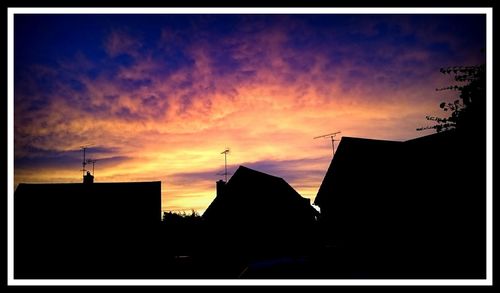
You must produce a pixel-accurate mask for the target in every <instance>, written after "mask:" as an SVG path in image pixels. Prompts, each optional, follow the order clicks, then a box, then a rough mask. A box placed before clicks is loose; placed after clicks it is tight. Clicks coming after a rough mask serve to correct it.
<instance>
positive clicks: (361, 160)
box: [314, 131, 456, 205]
mask: <svg viewBox="0 0 500 293" xmlns="http://www.w3.org/2000/svg"><path fill="white" fill-rule="evenodd" d="M454 139H456V137H455V132H454V131H447V132H441V133H435V134H431V135H426V136H422V137H418V138H414V139H410V140H407V141H390V140H377V139H366V138H355V137H342V139H341V141H340V144H339V146H338V148H337V151H336V152H335V156H334V157H333V159H332V161H331V163H330V166H329V167H328V171H327V172H326V175H325V177H324V179H323V182H322V183H321V186H320V188H319V190H318V194H317V196H316V198H315V200H314V204H316V205H321V204H322V203H324V201H325V200H327V197H328V194H329V192H330V190H331V188H332V187H333V185H334V184H335V177H336V176H335V174H337V176H338V173H339V172H344V173H345V172H350V171H356V172H363V171H366V172H373V174H374V176H379V174H381V173H386V174H390V173H392V170H393V169H394V168H397V166H401V164H406V163H408V162H409V160H415V158H421V157H424V156H427V157H428V156H429V155H430V153H431V152H433V149H434V148H435V147H436V146H437V144H439V145H440V147H441V148H442V147H443V146H444V145H450V144H451V143H454ZM410 153H411V154H410ZM391 169H392V170H391ZM351 176H357V175H355V174H351Z"/></svg>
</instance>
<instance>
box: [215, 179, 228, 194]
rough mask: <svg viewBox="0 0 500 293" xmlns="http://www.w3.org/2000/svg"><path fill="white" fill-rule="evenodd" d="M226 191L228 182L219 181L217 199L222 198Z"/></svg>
mask: <svg viewBox="0 0 500 293" xmlns="http://www.w3.org/2000/svg"><path fill="white" fill-rule="evenodd" d="M225 189H226V182H225V181H224V180H219V181H217V197H220V196H222V195H223V194H224V191H225Z"/></svg>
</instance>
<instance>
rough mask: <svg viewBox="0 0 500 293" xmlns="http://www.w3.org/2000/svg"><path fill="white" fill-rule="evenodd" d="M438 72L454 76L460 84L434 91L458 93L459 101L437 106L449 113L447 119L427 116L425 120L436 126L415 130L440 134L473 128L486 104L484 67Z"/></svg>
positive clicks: (482, 65)
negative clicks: (427, 130) (452, 130)
mask: <svg viewBox="0 0 500 293" xmlns="http://www.w3.org/2000/svg"><path fill="white" fill-rule="evenodd" d="M440 72H441V73H443V74H453V75H455V76H454V79H455V81H457V82H459V83H460V84H459V85H450V86H448V87H444V88H439V89H436V91H444V90H454V91H459V92H460V95H459V99H457V100H455V101H454V102H453V103H446V102H442V103H441V104H440V105H439V107H440V108H441V109H443V111H445V112H451V114H450V116H449V117H446V118H442V117H435V116H427V117H426V119H427V120H429V121H434V122H436V123H437V124H436V125H432V126H425V127H421V128H417V130H418V131H420V130H424V129H435V130H436V132H441V131H445V130H450V129H455V128H456V129H463V128H470V127H475V126H474V125H477V123H480V122H481V121H480V119H481V111H482V109H483V107H482V106H483V105H484V104H485V102H486V65H485V64H481V65H476V66H455V67H448V68H441V69H440ZM464 83H465V84H464Z"/></svg>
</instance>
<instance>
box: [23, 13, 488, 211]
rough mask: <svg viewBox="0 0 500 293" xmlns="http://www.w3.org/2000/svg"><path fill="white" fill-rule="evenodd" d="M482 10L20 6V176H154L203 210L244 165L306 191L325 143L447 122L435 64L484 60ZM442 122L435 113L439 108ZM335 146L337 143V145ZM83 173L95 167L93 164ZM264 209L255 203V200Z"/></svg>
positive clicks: (409, 132)
mask: <svg viewBox="0 0 500 293" xmlns="http://www.w3.org/2000/svg"><path fill="white" fill-rule="evenodd" d="M485 24H486V19H485V16H484V15H472V14H469V15H467V14H460V15H445V14H427V15H426V14H418V15H417V14H415V15H411V14H407V15H383V14H373V15H366V14H365V15H356V14H343V15H335V14H322V15H319V14H315V15H314V14H312V15H305V14H304V15H299V14H296V15H286V14H281V15H238V14H231V15H216V14H198V15H190V14H176V15H172V14H171V15H169V14H155V15H148V14H141V15H134V14H123V15H116V14H114V15H105V14H99V15H98V14H95V15H92V14H86V15H84V14H67V15H64V14H58V15H55V14H43V15H42V14H18V15H15V17H14V181H15V182H14V184H15V186H17V184H19V183H25V182H26V183H29V182H81V181H82V171H81V169H82V165H81V162H82V151H81V149H80V146H82V145H89V144H90V145H91V146H90V147H89V148H88V149H87V151H86V155H87V158H92V159H96V160H97V162H96V163H95V174H94V175H95V182H122V181H161V182H162V209H163V210H165V211H167V210H168V211H190V210H192V209H193V210H196V211H198V212H199V213H202V212H203V211H204V210H205V209H206V208H207V207H208V205H209V204H210V202H211V201H212V200H213V198H214V197H215V182H216V181H217V180H219V179H222V178H223V177H224V175H221V174H222V173H223V172H224V155H222V154H221V152H222V151H224V150H225V149H226V148H229V149H230V153H229V154H228V156H227V161H228V172H229V173H230V174H229V176H228V177H229V178H230V176H231V173H234V172H235V171H236V169H237V168H238V166H240V165H243V166H246V167H249V168H252V169H255V170H258V171H261V172H265V173H268V174H270V175H274V176H278V177H282V178H283V179H285V180H286V181H287V182H288V183H289V184H290V185H291V186H292V187H293V188H295V189H296V190H297V192H299V193H300V194H301V195H302V196H304V197H306V198H310V199H311V202H313V201H314V198H315V196H316V193H317V191H318V189H319V186H320V184H321V181H322V180H323V177H324V175H325V174H326V170H327V168H328V166H329V164H330V162H331V159H332V145H331V140H330V138H326V139H323V138H321V139H313V138H314V137H317V136H320V135H323V134H327V133H332V132H337V131H341V133H340V134H338V135H337V136H336V139H341V137H342V136H350V137H364V138H373V139H386V140H399V141H404V140H407V139H412V138H416V137H420V136H423V135H428V134H431V133H433V131H432V130H426V131H416V128H419V127H422V126H426V125H429V124H430V122H429V121H426V119H425V116H427V115H438V116H443V115H444V114H445V113H443V112H442V110H441V109H439V104H440V103H441V102H442V101H448V100H450V101H451V100H454V98H455V97H456V93H453V92H437V91H436V90H435V89H436V88H441V87H445V86H448V85H450V84H451V83H453V80H452V77H451V76H449V75H443V74H441V73H440V72H439V69H440V68H442V67H448V66H458V65H477V64H481V63H484V62H485V54H484V53H482V52H481V49H482V48H485V47H486V29H485ZM444 116H445V115H444ZM336 145H338V142H337V144H336ZM89 169H91V167H90V168H89ZM263 204H265V203H263Z"/></svg>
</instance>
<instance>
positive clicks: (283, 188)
mask: <svg viewBox="0 0 500 293" xmlns="http://www.w3.org/2000/svg"><path fill="white" fill-rule="evenodd" d="M309 209H310V210H309ZM290 210H295V211H297V212H299V211H300V210H308V212H312V211H314V212H315V211H316V210H315V209H314V208H313V207H312V206H311V205H310V201H309V199H307V198H303V197H302V196H301V195H300V194H299V193H297V192H296V191H295V190H294V189H293V188H292V187H291V186H290V185H289V184H288V183H287V182H286V181H285V180H283V178H281V177H276V176H272V175H269V174H266V173H263V172H259V171H256V170H253V169H250V168H247V167H245V166H240V167H239V168H238V170H236V172H235V173H234V175H233V176H232V177H231V179H230V180H229V181H228V182H227V183H226V185H225V187H224V192H223V194H219V195H217V196H216V198H215V199H214V200H213V201H212V203H211V204H210V206H209V207H208V208H207V210H206V211H205V213H204V214H203V217H205V218H218V217H231V216H235V215H234V213H238V214H239V215H246V216H250V214H253V213H257V214H259V215H264V214H270V213H279V212H280V211H290ZM311 210H312V211H311Z"/></svg>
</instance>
